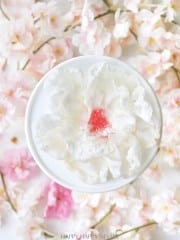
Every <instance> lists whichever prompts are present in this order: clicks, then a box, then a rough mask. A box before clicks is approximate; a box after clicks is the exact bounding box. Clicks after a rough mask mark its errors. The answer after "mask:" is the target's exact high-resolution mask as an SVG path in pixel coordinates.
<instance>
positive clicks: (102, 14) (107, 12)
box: [64, 9, 115, 32]
mask: <svg viewBox="0 0 180 240" xmlns="http://www.w3.org/2000/svg"><path fill="white" fill-rule="evenodd" d="M112 13H115V12H114V11H113V10H111V9H108V10H107V11H105V12H103V13H100V14H98V15H97V16H95V17H94V20H96V19H98V18H101V17H104V16H106V15H109V14H112ZM79 26H81V23H77V24H75V25H71V24H70V25H68V26H67V27H65V29H64V32H67V31H69V30H72V29H75V28H76V27H79Z"/></svg>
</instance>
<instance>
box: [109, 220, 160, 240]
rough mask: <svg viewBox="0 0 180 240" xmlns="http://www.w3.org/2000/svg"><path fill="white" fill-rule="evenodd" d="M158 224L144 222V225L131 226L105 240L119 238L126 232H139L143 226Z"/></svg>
mask: <svg viewBox="0 0 180 240" xmlns="http://www.w3.org/2000/svg"><path fill="white" fill-rule="evenodd" d="M156 224H157V223H156V222H150V223H147V224H144V225H141V226H138V227H135V228H131V229H129V230H127V231H125V232H121V233H119V234H116V235H114V236H112V237H110V238H107V239H105V240H112V239H115V238H118V237H120V236H122V235H125V234H127V233H130V232H136V233H137V232H138V231H139V230H140V229H142V228H145V227H150V226H152V225H156Z"/></svg>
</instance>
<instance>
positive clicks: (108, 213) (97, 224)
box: [91, 204, 116, 229]
mask: <svg viewBox="0 0 180 240" xmlns="http://www.w3.org/2000/svg"><path fill="white" fill-rule="evenodd" d="M115 207H116V205H115V204H113V205H112V206H111V207H110V209H109V211H108V212H107V213H106V214H105V215H104V216H103V217H102V218H101V219H100V220H99V221H98V222H97V223H95V224H94V225H92V226H91V229H95V228H97V227H98V226H99V225H101V224H102V223H103V222H104V221H105V220H106V219H107V218H108V217H109V216H110V215H111V213H112V211H113V210H114V208H115Z"/></svg>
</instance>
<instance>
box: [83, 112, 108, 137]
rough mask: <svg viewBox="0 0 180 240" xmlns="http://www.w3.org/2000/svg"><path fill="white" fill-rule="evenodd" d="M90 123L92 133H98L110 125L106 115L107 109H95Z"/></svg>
mask: <svg viewBox="0 0 180 240" xmlns="http://www.w3.org/2000/svg"><path fill="white" fill-rule="evenodd" d="M88 125H89V131H90V133H97V132H100V131H103V130H104V129H105V128H107V127H108V126H109V121H108V119H107V117H106V115H105V110H104V109H103V108H95V109H93V110H92V112H91V115H90V118H89V122H88Z"/></svg>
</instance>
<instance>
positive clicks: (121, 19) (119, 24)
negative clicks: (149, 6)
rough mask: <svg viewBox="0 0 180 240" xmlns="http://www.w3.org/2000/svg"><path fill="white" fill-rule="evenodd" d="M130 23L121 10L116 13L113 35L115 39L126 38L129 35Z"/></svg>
mask: <svg viewBox="0 0 180 240" xmlns="http://www.w3.org/2000/svg"><path fill="white" fill-rule="evenodd" d="M129 28H130V21H129V19H128V16H127V15H126V14H121V13H120V9H118V10H117V11H116V13H115V26H114V30H113V35H114V37H115V38H126V37H127V36H128V34H129Z"/></svg>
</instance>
